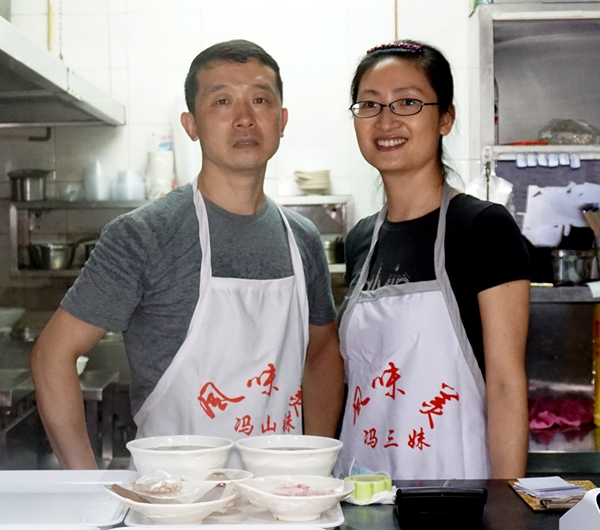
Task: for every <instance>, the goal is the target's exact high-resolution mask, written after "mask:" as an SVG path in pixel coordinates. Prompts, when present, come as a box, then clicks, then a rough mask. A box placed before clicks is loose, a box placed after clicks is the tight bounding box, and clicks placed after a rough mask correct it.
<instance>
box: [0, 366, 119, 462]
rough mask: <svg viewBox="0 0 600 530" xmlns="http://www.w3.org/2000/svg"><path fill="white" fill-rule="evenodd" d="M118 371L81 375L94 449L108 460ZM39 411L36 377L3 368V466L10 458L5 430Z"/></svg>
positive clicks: (0, 439) (0, 431) (0, 455)
mask: <svg viewBox="0 0 600 530" xmlns="http://www.w3.org/2000/svg"><path fill="white" fill-rule="evenodd" d="M118 380H119V372H114V371H113V372H110V371H101V370H86V371H85V372H83V374H82V375H81V376H80V377H79V384H80V386H81V393H82V395H83V401H84V403H85V420H86V426H87V431H88V435H89V437H90V441H91V443H92V449H93V450H94V453H95V454H96V457H97V458H98V459H99V460H100V461H101V462H105V463H109V462H110V461H111V460H112V458H113V448H112V443H113V401H114V396H113V385H112V383H116V382H117V381H118ZM34 411H36V407H35V392H34V387H33V381H32V380H31V375H30V373H29V370H28V369H25V368H14V369H2V370H0V414H1V416H0V466H1V464H2V459H3V458H4V459H6V458H7V448H6V434H7V432H8V431H9V430H10V429H11V428H12V427H14V426H16V425H17V424H18V423H19V422H21V421H22V420H23V419H25V418H26V417H27V416H29V414H31V413H32V412H34Z"/></svg>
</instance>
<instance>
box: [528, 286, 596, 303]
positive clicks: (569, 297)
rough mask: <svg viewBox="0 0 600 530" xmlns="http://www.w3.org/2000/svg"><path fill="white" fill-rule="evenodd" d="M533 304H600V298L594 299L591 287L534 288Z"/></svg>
mask: <svg viewBox="0 0 600 530" xmlns="http://www.w3.org/2000/svg"><path fill="white" fill-rule="evenodd" d="M531 303H532V304H536V303H537V304H543V303H552V304H573V303H592V304H600V298H594V297H592V292H591V291H590V289H589V287H586V286H581V287H532V288H531Z"/></svg>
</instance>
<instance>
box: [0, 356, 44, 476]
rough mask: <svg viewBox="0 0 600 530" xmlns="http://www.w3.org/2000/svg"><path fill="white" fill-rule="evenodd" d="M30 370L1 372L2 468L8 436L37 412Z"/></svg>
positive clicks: (0, 442) (0, 451)
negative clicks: (9, 432)
mask: <svg viewBox="0 0 600 530" xmlns="http://www.w3.org/2000/svg"><path fill="white" fill-rule="evenodd" d="M28 381H29V382H31V377H30V375H29V370H27V369H26V368H7V369H2V370H0V468H3V467H4V464H5V463H6V461H7V458H8V453H7V446H6V435H7V434H8V431H10V430H11V429H12V428H13V427H15V426H16V425H18V424H19V423H21V421H23V420H24V419H25V418H27V416H29V415H30V414H32V413H33V412H35V410H36V407H35V395H34V391H33V384H31V385H28V384H27V382H28Z"/></svg>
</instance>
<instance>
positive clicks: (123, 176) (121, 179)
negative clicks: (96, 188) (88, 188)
mask: <svg viewBox="0 0 600 530" xmlns="http://www.w3.org/2000/svg"><path fill="white" fill-rule="evenodd" d="M111 191H112V198H113V200H114V201H143V200H144V199H145V198H146V185H145V184H144V179H143V178H142V175H141V174H140V172H139V171H135V170H134V169H125V170H123V171H119V174H118V175H117V178H116V179H115V181H114V182H113V183H112V189H111Z"/></svg>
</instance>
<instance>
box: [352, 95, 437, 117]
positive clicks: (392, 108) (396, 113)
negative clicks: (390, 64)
mask: <svg viewBox="0 0 600 530" xmlns="http://www.w3.org/2000/svg"><path fill="white" fill-rule="evenodd" d="M406 100H410V101H414V102H417V103H419V105H420V107H419V110H417V111H416V112H412V113H411V114H399V113H398V112H396V111H395V110H394V103H398V101H406ZM361 103H374V104H375V105H379V112H378V113H377V114H373V116H359V115H358V114H356V112H354V107H356V106H357V105H360V104H361ZM432 105H439V103H438V102H437V101H436V102H435V103H423V102H422V101H421V100H420V99H416V98H400V99H397V100H395V101H392V102H391V103H387V104H385V103H378V102H377V101H369V100H366V101H357V102H356V103H353V104H352V105H350V108H349V109H348V110H349V111H350V112H351V113H352V115H353V116H354V117H355V118H362V119H368V118H376V117H377V116H379V115H380V114H381V113H382V112H383V109H384V107H389V108H390V110H391V111H392V113H393V114H395V115H396V116H414V115H415V114H419V112H421V111H422V110H423V107H428V106H432Z"/></svg>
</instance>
